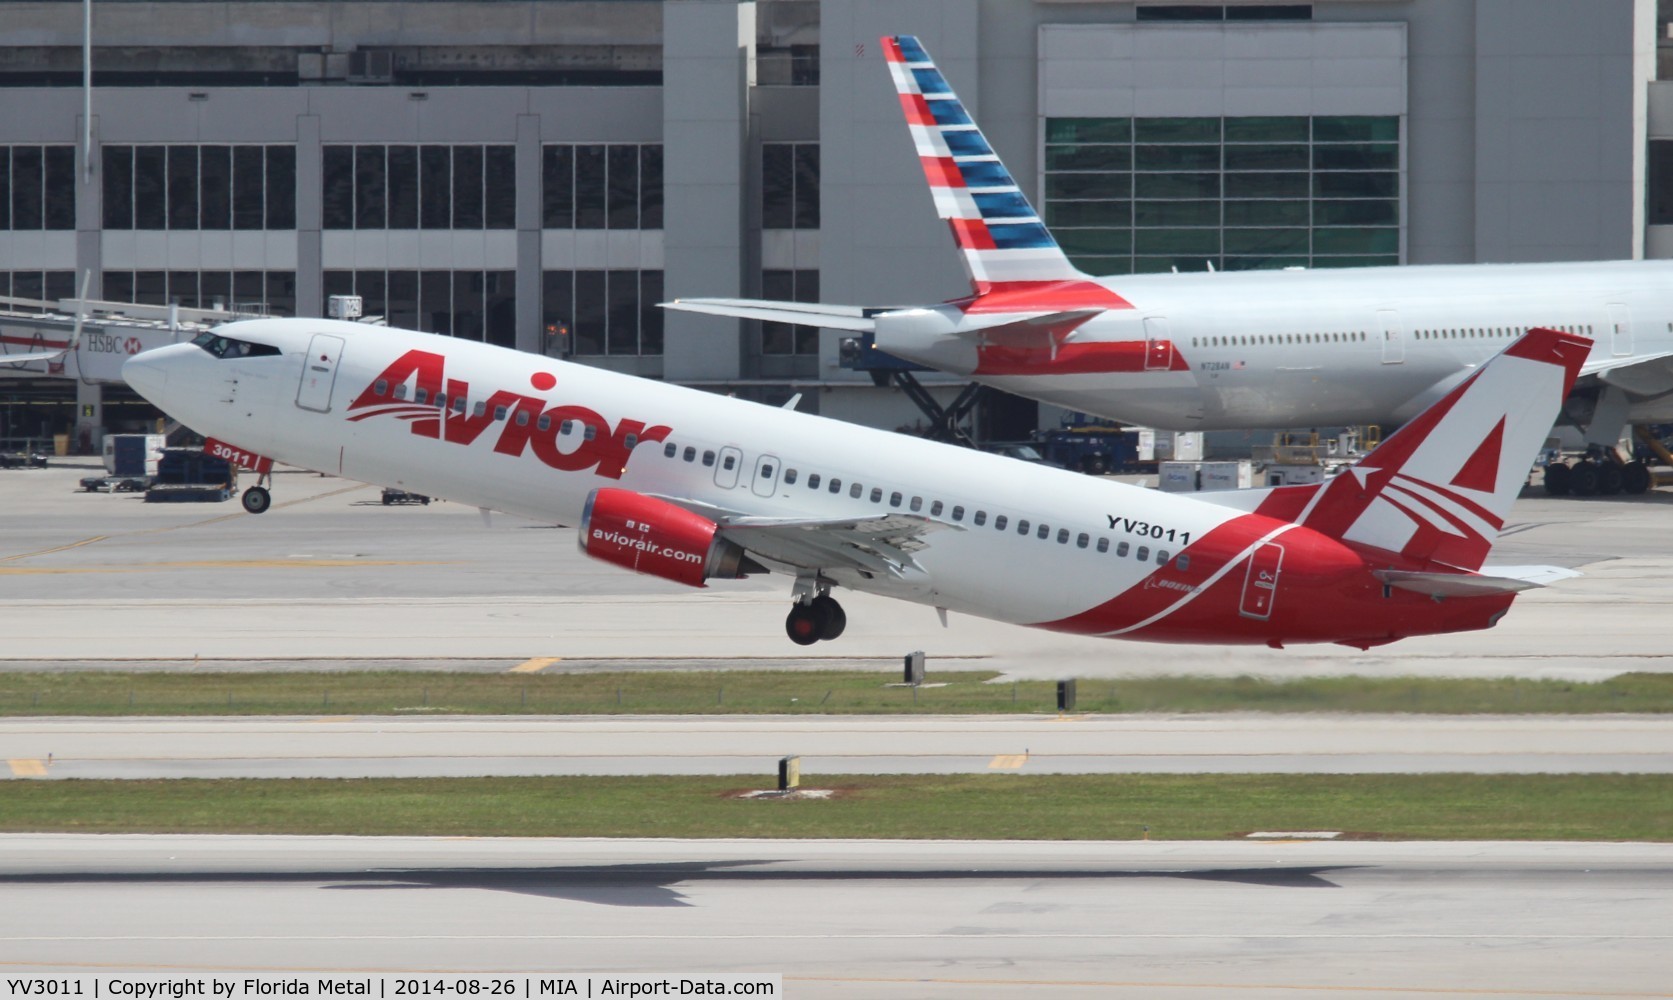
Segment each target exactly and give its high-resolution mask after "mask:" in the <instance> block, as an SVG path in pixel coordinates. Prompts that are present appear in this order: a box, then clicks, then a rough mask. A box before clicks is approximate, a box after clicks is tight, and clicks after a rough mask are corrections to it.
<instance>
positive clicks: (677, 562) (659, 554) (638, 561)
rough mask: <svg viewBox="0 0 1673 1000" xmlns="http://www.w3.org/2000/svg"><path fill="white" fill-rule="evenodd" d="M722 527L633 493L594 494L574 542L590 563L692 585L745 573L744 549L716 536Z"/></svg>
mask: <svg viewBox="0 0 1673 1000" xmlns="http://www.w3.org/2000/svg"><path fill="white" fill-rule="evenodd" d="M719 531H720V526H719V525H717V524H715V523H714V522H713V521H711V520H709V519H708V518H706V517H704V516H703V515H701V514H693V513H692V512H691V511H689V510H686V509H685V508H683V507H676V506H674V505H673V504H671V503H669V502H668V501H666V500H658V499H657V498H656V497H648V496H646V495H645V494H643V493H635V492H633V491H632V490H617V489H599V490H593V492H592V495H591V496H589V497H588V498H587V506H586V508H585V509H584V510H583V511H582V512H581V531H580V535H579V538H578V541H579V543H580V545H581V551H582V552H585V553H586V554H587V555H589V556H592V557H593V558H594V559H602V560H604V561H605V562H607V563H614V564H615V565H617V566H625V567H626V568H628V569H630V570H633V571H634V572H635V573H649V574H650V575H651V576H660V577H662V578H663V579H664V580H673V581H674V582H675V583H683V584H686V585H687V586H690V587H701V586H704V583H703V581H704V580H708V579H711V578H714V577H720V578H723V579H732V578H734V577H739V576H743V575H744V571H745V569H746V567H747V566H748V563H747V561H746V559H745V557H744V550H743V547H742V546H740V545H738V544H737V543H736V542H733V541H729V540H727V539H725V538H720V537H718V532H719Z"/></svg>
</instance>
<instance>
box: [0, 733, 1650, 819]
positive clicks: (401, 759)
mask: <svg viewBox="0 0 1673 1000" xmlns="http://www.w3.org/2000/svg"><path fill="white" fill-rule="evenodd" d="M787 754H798V755H800V757H801V759H802V763H801V766H802V773H803V774H804V775H807V776H809V777H810V778H816V776H817V775H819V774H821V773H823V774H909V773H954V772H957V773H983V772H988V771H1008V772H1014V773H1027V774H1081V773H1205V772H1212V773H1274V772H1282V773H1308V774H1321V773H1322V774H1361V773H1364V774H1370V773H1418V772H1477V773H1487V774H1491V773H1506V774H1509V773H1536V772H1545V773H1565V774H1567V773H1603V772H1637V773H1658V774H1667V773H1673V719H1667V718H1659V717H1652V716H1539V717H1529V716H1519V717H1480V716H1455V717H1439V716H1311V715H1208V716H1187V717H1165V716H1120V717H1115V716H1067V717H1062V718H1050V717H1047V718H1042V717H1039V716H935V717H877V716H765V717H764V716H666V717H648V716H574V717H560V718H545V717H529V716H517V717H507V718H457V717H452V718H435V717H430V718H422V719H403V718H398V717H376V716H368V717H363V718H341V717H322V718H314V719H257V718H229V719H56V718H51V719H26V718H12V719H0V760H4V761H6V763H7V765H8V767H7V769H6V770H0V777H3V776H5V775H6V774H7V772H8V771H9V773H10V776H11V777H14V778H232V777H250V778H300V777H305V778H347V777H400V778H407V777H431V776H440V777H460V776H474V775H599V774H759V775H761V776H762V777H763V780H766V778H767V777H768V776H770V775H772V774H774V773H776V767H777V762H778V759H779V758H780V757H783V756H785V755H787ZM49 755H50V756H49ZM1669 807H1670V808H1673V805H1670V806H1669Z"/></svg>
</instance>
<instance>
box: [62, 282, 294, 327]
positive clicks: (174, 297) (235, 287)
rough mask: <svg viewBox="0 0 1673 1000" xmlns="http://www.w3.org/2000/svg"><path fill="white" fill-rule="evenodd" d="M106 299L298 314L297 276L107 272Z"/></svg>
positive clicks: (257, 313)
mask: <svg viewBox="0 0 1673 1000" xmlns="http://www.w3.org/2000/svg"><path fill="white" fill-rule="evenodd" d="M72 294H73V293H72ZM102 297H103V298H104V299H105V300H106V301H108V302H137V303H140V304H141V305H152V306H166V305H168V304H170V303H171V302H172V303H175V304H177V305H181V306H185V307H186V308H188V309H217V308H219V309H226V310H229V311H232V312H239V313H247V314H255V315H261V316H291V315H294V314H295V313H296V272H295V271H105V272H104V293H103V296H102Z"/></svg>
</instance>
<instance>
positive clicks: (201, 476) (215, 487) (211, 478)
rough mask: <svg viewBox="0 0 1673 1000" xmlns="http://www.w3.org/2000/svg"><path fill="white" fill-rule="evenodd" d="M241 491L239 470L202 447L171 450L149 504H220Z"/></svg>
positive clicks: (161, 462)
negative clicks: (239, 489)
mask: <svg viewBox="0 0 1673 1000" xmlns="http://www.w3.org/2000/svg"><path fill="white" fill-rule="evenodd" d="M236 492H238V471H237V470H236V469H234V468H233V467H232V463H230V462H228V461H227V460H226V459H224V458H219V457H216V456H214V455H208V454H205V453H204V451H203V449H202V448H167V449H165V450H164V451H163V457H162V458H161V459H159V460H158V462H157V477H156V479H155V480H154V481H153V482H152V483H151V487H150V489H147V490H146V491H145V502H146V503H220V502H222V501H224V500H230V499H231V498H232V496H233V494H234V493H236Z"/></svg>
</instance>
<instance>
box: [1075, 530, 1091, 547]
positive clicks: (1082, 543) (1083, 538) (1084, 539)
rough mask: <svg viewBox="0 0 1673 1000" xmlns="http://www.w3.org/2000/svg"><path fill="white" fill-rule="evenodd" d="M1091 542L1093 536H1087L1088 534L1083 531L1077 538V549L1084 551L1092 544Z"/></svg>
mask: <svg viewBox="0 0 1673 1000" xmlns="http://www.w3.org/2000/svg"><path fill="white" fill-rule="evenodd" d="M1090 541H1092V538H1091V536H1089V535H1087V533H1086V532H1084V531H1083V532H1081V533H1080V534H1078V535H1076V536H1075V547H1076V548H1080V549H1084V548H1086V545H1087V543H1088V542H1090Z"/></svg>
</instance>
